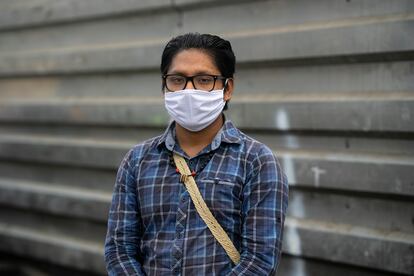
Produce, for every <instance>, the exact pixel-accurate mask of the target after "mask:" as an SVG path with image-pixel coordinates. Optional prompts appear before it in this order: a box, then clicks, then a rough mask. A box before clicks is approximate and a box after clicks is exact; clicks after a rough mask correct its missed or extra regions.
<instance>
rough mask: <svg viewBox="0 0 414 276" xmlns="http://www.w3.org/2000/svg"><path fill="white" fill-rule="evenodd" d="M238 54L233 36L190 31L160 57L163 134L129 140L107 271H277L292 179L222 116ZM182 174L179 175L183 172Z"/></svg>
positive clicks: (119, 177) (107, 247)
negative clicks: (209, 220)
mask: <svg viewBox="0 0 414 276" xmlns="http://www.w3.org/2000/svg"><path fill="white" fill-rule="evenodd" d="M234 68H235V57H234V54H233V51H232V48H231V45H230V43H229V42H228V41H226V40H224V39H222V38H220V37H218V36H213V35H207V34H203V35H201V34H197V33H195V34H194V33H190V34H185V35H182V36H178V37H176V38H174V39H172V40H171V41H170V42H168V44H167V45H166V47H165V49H164V52H163V54H162V61H161V73H162V81H163V90H164V98H165V107H166V109H167V111H168V113H169V114H170V116H171V118H172V120H173V121H172V123H170V125H169V126H168V128H167V129H166V131H165V133H164V134H163V135H161V136H158V137H155V138H153V139H150V140H148V141H145V142H143V143H141V144H139V145H136V146H135V147H133V148H132V149H131V150H130V151H129V152H128V153H127V154H126V156H125V157H124V159H123V161H122V163H121V165H120V167H119V171H118V174H117V178H116V183H115V188H114V194H113V199H112V205H111V209H110V213H109V220H108V233H107V238H106V244H105V261H106V264H107V269H108V273H109V274H110V275H255V276H257V275H273V274H274V273H275V272H276V269H277V266H278V264H279V262H280V254H281V248H282V232H283V224H284V220H285V213H286V209H287V203H288V185H287V180H286V177H285V176H284V174H283V172H282V171H281V169H280V166H279V164H278V161H277V160H276V158H275V157H274V155H273V153H272V151H271V150H270V149H269V148H268V147H266V146H265V145H263V144H261V143H260V142H258V141H256V140H254V139H252V138H250V137H248V136H247V135H245V134H244V133H242V132H241V131H240V130H238V129H237V128H236V127H235V126H234V125H233V124H232V122H231V121H230V120H226V119H225V117H224V115H223V113H222V112H223V109H225V108H226V107H227V102H228V101H229V100H230V99H231V96H232V93H233V87H234V80H233V74H234ZM173 154H178V155H179V156H182V157H184V159H185V160H186V162H187V164H188V166H189V168H190V170H191V172H192V173H191V175H192V176H193V177H194V179H195V182H196V184H197V186H198V189H199V190H200V193H201V195H202V197H203V199H204V201H205V203H206V205H207V207H208V208H209V209H210V211H211V213H212V214H213V216H214V217H215V218H216V220H217V221H218V223H219V224H220V225H221V227H222V228H223V229H224V230H225V232H226V233H227V235H228V237H229V238H230V240H231V242H230V243H233V245H234V247H235V248H236V249H237V251H238V252H239V253H240V259H239V260H238V261H237V262H236V263H234V262H233V261H232V259H230V257H229V255H228V254H227V253H226V251H225V250H224V248H223V246H222V245H221V244H220V243H219V242H218V241H217V239H216V238H215V237H214V236H213V234H212V232H211V231H210V229H209V228H208V226H207V225H206V223H205V222H204V220H203V219H202V218H201V217H200V214H199V213H198V212H197V210H196V208H195V205H194V203H193V200H192V198H191V197H190V196H189V192H188V190H187V189H186V186H185V185H184V184H183V183H182V182H181V181H180V179H181V177H180V173H179V170H178V169H177V167H176V165H175V163H174V159H173ZM181 180H182V179H181Z"/></svg>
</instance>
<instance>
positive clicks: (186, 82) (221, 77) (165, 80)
mask: <svg viewBox="0 0 414 276" xmlns="http://www.w3.org/2000/svg"><path fill="white" fill-rule="evenodd" d="M169 76H180V77H183V78H184V79H185V84H184V86H183V89H185V88H186V87H187V84H188V81H189V80H191V83H192V84H193V87H194V88H196V85H195V84H194V78H195V77H200V76H208V77H212V78H213V79H214V83H213V87H212V88H211V89H210V90H206V91H208V92H211V91H213V90H214V87H215V86H216V81H217V80H225V82H224V83H223V86H224V88H226V85H227V80H228V79H230V78H226V77H223V76H217V75H209V74H199V75H194V76H190V77H187V76H184V75H180V74H166V75H163V76H162V80H163V83H162V87H163V90H164V89H165V88H166V89H167V90H168V91H171V92H175V91H178V90H175V91H174V90H170V89H169V88H168V86H167V77H169ZM196 89H197V88H196Z"/></svg>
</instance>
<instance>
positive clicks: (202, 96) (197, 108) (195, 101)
mask: <svg viewBox="0 0 414 276" xmlns="http://www.w3.org/2000/svg"><path fill="white" fill-rule="evenodd" d="M223 95H224V92H223V90H213V91H210V92H206V91H202V90H195V89H185V90H180V91H175V92H166V93H165V108H166V109H167V111H168V113H169V114H170V116H171V118H172V119H173V120H174V121H176V122H177V123H178V124H179V125H180V126H182V127H184V128H186V129H188V130H190V131H200V130H202V129H204V128H206V127H208V126H209V125H211V124H212V123H213V122H214V120H216V119H217V117H218V116H219V115H220V114H221V111H222V110H223V107H224V105H225V103H226V102H225V101H224V100H223Z"/></svg>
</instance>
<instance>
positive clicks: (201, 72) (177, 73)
mask: <svg viewBox="0 0 414 276" xmlns="http://www.w3.org/2000/svg"><path fill="white" fill-rule="evenodd" d="M167 75H182V76H187V75H186V74H184V73H182V72H180V71H172V72H168V73H167ZM197 75H213V76H215V75H221V74H220V73H218V74H214V73H211V72H207V71H196V72H195V74H193V75H192V76H197ZM187 77H188V76H187Z"/></svg>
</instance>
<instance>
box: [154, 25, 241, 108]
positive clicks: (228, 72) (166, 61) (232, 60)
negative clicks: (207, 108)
mask: <svg viewBox="0 0 414 276" xmlns="http://www.w3.org/2000/svg"><path fill="white" fill-rule="evenodd" d="M187 49H200V50H203V51H204V52H205V53H207V54H208V55H210V56H211V57H212V58H213V60H214V62H215V65H216V66H217V68H218V69H219V71H220V73H221V75H222V76H223V77H226V78H233V75H234V71H235V64H236V57H235V56H234V53H233V49H232V48H231V44H230V42H229V41H227V40H225V39H223V38H221V37H219V36H216V35H210V34H199V33H187V34H184V35H180V36H177V37H174V38H173V39H171V40H170V41H169V42H168V43H167V45H166V46H165V48H164V51H163V52H162V58H161V66H160V69H161V74H162V75H165V74H167V72H168V70H169V68H170V66H171V62H172V60H173V58H174V57H175V56H176V55H177V54H178V53H179V52H181V51H183V50H187ZM162 88H163V89H164V88H165V87H164V83H163V87H162ZM224 109H227V102H226V105H225V107H224Z"/></svg>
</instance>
